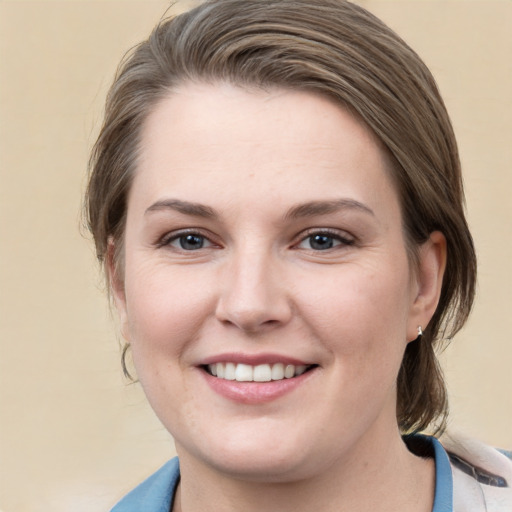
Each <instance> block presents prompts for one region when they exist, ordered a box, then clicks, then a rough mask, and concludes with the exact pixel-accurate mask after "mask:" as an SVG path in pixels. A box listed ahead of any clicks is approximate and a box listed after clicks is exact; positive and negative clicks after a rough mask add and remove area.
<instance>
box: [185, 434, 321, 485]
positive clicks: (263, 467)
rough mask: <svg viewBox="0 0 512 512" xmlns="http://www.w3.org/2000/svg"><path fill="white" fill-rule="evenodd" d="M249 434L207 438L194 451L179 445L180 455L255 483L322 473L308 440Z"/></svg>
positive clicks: (291, 436) (278, 481) (192, 448)
mask: <svg viewBox="0 0 512 512" xmlns="http://www.w3.org/2000/svg"><path fill="white" fill-rule="evenodd" d="M228 430H229V429H228ZM249 432H250V433H249V434H248V435H247V436H241V435H240V432H238V433H233V430H232V432H231V433H233V434H234V435H230V433H229V432H226V433H225V435H224V436H223V438H222V439H217V438H212V437H210V438H209V439H208V438H206V437H205V438H204V440H205V443H201V445H199V446H198V445H195V446H194V447H191V449H187V448H188V447H186V446H183V445H181V446H180V445H179V443H178V442H176V446H177V451H178V455H179V456H180V458H183V456H185V457H187V456H192V457H193V458H194V459H195V460H196V461H199V462H200V463H201V464H203V465H205V466H207V467H208V468H209V469H210V470H212V471H215V472H217V473H220V474H224V475H225V476H228V477H231V478H236V479H238V480H246V481H253V482H275V483H282V482H291V481H297V480H302V479H304V478H307V477H308V476H311V474H313V473H315V472H317V471H318V470H321V468H318V467H317V464H316V463H315V458H316V457H315V454H314V453H309V452H308V450H307V446H308V442H307V439H298V438H299V437H300V436H297V435H293V434H291V435H290V432H288V433H287V435H286V436H283V435H278V434H277V432H276V431H275V429H274V431H273V432H272V431H270V429H269V432H268V435H264V433H263V432H262V431H261V430H260V431H258V430H253V429H249ZM255 432H258V433H257V434H255ZM249 436H250V437H249ZM316 455H318V453H317V454H316ZM328 458H329V457H328V456H326V457H324V458H323V463H327V464H328Z"/></svg>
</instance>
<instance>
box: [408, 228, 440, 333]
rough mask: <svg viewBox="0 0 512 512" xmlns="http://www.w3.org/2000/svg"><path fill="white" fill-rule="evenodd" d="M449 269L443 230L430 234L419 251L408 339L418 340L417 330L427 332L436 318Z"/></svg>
mask: <svg viewBox="0 0 512 512" xmlns="http://www.w3.org/2000/svg"><path fill="white" fill-rule="evenodd" d="M445 268H446V238H445V237H444V235H443V234H442V233H441V232H440V231H434V232H433V233H431V234H430V237H429V238H428V240H427V241H426V242H425V243H424V244H423V245H422V246H421V247H420V249H419V252H418V267H417V269H415V274H414V276H413V283H414V286H413V294H414V295H413V302H412V304H411V310H410V314H409V322H408V326H407V340H408V341H412V340H415V339H416V338H417V336H418V327H421V328H422V329H423V330H425V329H426V327H427V325H428V323H429V322H430V319H431V318H432V316H433V315H434V313H435V311H436V308H437V304H438V303H439V297H440V296H441V288H442V285H443V276H444V271H445Z"/></svg>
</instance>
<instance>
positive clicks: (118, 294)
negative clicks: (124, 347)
mask: <svg viewBox="0 0 512 512" xmlns="http://www.w3.org/2000/svg"><path fill="white" fill-rule="evenodd" d="M105 268H106V275H107V279H108V286H109V289H110V295H111V297H112V298H113V300H114V305H115V308H116V311H117V314H118V316H119V324H120V328H121V334H122V336H123V338H124V339H125V340H126V341H127V342H129V341H130V340H129V338H128V316H127V311H126V294H125V288H124V278H123V275H122V270H121V268H120V265H119V261H118V257H116V247H115V243H114V241H113V240H109V242H108V248H107V255H106V259H105Z"/></svg>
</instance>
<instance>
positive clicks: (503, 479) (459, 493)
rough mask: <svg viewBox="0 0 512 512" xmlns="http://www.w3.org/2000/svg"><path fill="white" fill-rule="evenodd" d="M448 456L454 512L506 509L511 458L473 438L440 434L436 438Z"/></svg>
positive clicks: (511, 496)
mask: <svg viewBox="0 0 512 512" xmlns="http://www.w3.org/2000/svg"><path fill="white" fill-rule="evenodd" d="M440 441H441V443H442V444H443V446H444V448H445V450H446V451H447V453H448V456H449V458H450V463H451V466H452V474H453V501H454V512H458V511H468V512H470V511H471V512H472V511H475V512H477V511H480V510H485V511H488V512H510V511H511V510H512V461H511V460H510V458H509V457H507V455H506V453H507V452H500V451H498V450H496V449H495V448H492V447H490V446H487V445H485V444H483V443H480V442H479V441H476V440H474V439H468V438H464V437H461V436H452V435H444V436H443V437H441V439H440Z"/></svg>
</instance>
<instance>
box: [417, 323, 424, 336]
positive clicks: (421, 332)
mask: <svg viewBox="0 0 512 512" xmlns="http://www.w3.org/2000/svg"><path fill="white" fill-rule="evenodd" d="M422 336H423V329H422V328H421V325H418V338H421V337H422Z"/></svg>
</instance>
